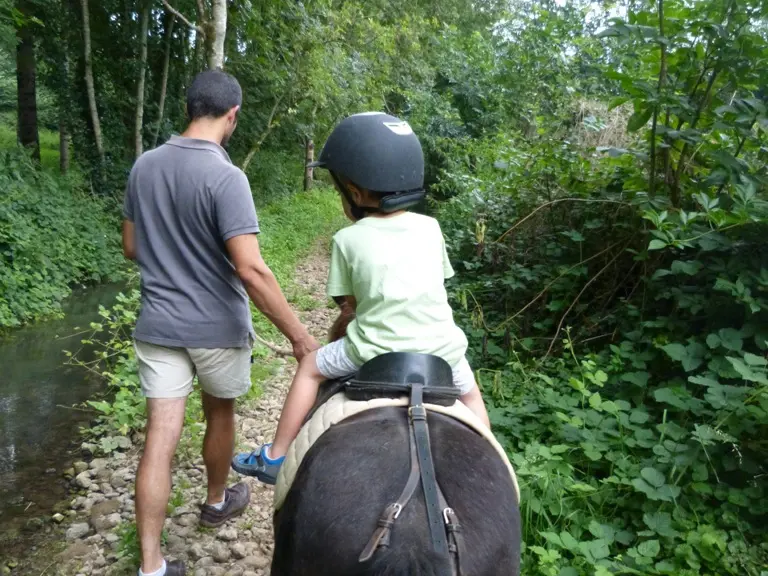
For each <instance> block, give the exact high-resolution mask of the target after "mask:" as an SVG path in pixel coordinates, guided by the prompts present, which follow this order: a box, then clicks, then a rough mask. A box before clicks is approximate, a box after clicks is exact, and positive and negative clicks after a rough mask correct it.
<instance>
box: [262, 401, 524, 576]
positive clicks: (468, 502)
mask: <svg viewBox="0 0 768 576" xmlns="http://www.w3.org/2000/svg"><path fill="white" fill-rule="evenodd" d="M429 431H430V442H431V446H432V454H433V457H434V462H435V471H436V475H437V480H438V483H439V484H440V487H441V489H442V491H443V494H444V495H445V498H446V501H447V502H448V505H449V506H450V507H452V508H453V509H454V510H455V512H456V514H457V516H458V519H459V522H460V523H461V525H462V528H463V531H462V537H463V539H464V545H463V546H462V552H463V557H462V567H463V568H464V574H463V576H491V575H502V574H503V575H505V576H507V575H509V576H514V575H516V574H518V573H519V555H520V550H519V542H520V515H519V509H518V503H517V500H516V496H515V490H514V486H513V484H512V480H511V478H510V475H509V471H508V469H507V467H506V464H505V463H504V462H502V460H501V459H500V458H499V456H498V454H497V453H496V451H495V450H494V449H493V447H492V446H491V445H490V444H489V443H488V442H487V441H486V440H485V439H483V438H482V437H481V436H480V435H479V434H477V433H476V432H474V431H472V430H470V429H469V428H467V427H465V426H464V425H463V424H460V423H458V422H456V421H454V420H452V419H450V418H448V417H446V416H443V415H440V414H434V413H430V414H429ZM409 450H410V448H409V437H408V423H407V419H406V411H405V410H404V409H402V408H385V409H378V410H371V411H368V412H364V413H362V414H359V415H358V416H355V417H353V418H350V419H348V420H345V421H343V422H341V423H339V424H337V425H335V426H334V427H332V428H331V429H330V430H328V431H327V432H326V433H325V434H323V436H321V437H320V439H319V440H318V441H317V442H316V443H315V445H314V446H313V447H312V449H311V450H310V451H309V452H308V453H307V455H306V456H305V458H304V460H303V462H302V464H301V466H300V468H299V470H298V472H297V474H296V478H295V480H294V483H293V486H292V488H291V490H290V492H289V494H288V496H287V498H286V500H285V503H284V504H283V507H282V508H281V510H280V512H279V513H278V515H277V516H276V518H275V557H274V561H273V565H272V572H271V573H272V576H303V575H307V576H308V575H310V574H311V575H313V576H325V575H328V576H330V575H333V576H347V575H348V576H352V575H362V574H381V575H384V574H387V575H391V576H395V575H399V574H409V575H411V576H430V575H431V574H437V572H434V571H433V566H434V563H435V562H434V557H432V556H430V555H429V554H427V553H425V551H427V550H429V549H430V538H429V530H428V527H427V519H426V507H425V505H424V498H423V494H422V491H421V488H419V489H418V490H417V491H416V493H415V494H414V496H413V497H412V498H411V500H410V502H409V503H408V505H407V506H406V507H405V508H404V509H403V511H402V513H401V515H400V517H399V518H398V519H397V520H396V521H395V525H394V527H393V529H392V534H391V542H390V546H389V549H388V550H384V551H382V550H380V551H379V552H377V553H376V555H375V556H374V558H375V559H376V558H377V556H378V557H379V558H378V562H377V561H374V562H372V563H369V565H368V567H367V568H366V565H361V564H360V563H359V562H358V557H359V556H360V553H361V552H362V550H363V548H365V546H366V544H367V543H368V540H369V539H370V538H371V535H372V534H373V532H374V531H375V529H376V522H377V520H378V518H379V516H380V515H381V513H382V511H383V510H384V508H385V507H386V506H387V505H388V504H390V503H392V502H394V501H395V500H396V499H397V498H398V496H399V495H400V492H401V491H402V490H403V487H404V486H405V484H406V482H407V480H408V475H409V471H410V452H409ZM384 556H386V558H385V557H384ZM371 564H373V565H379V566H380V565H382V564H384V565H385V566H384V568H385V570H383V571H382V570H380V569H378V568H374V567H373V566H371ZM398 566H401V567H402V569H401V568H398Z"/></svg>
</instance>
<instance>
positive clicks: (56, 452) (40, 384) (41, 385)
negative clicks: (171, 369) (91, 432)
mask: <svg viewBox="0 0 768 576" xmlns="http://www.w3.org/2000/svg"><path fill="white" fill-rule="evenodd" d="M123 289H124V286H123V285H121V284H106V285H101V286H96V287H91V288H87V289H80V290H75V291H74V292H73V293H72V295H71V296H70V297H69V298H68V299H67V300H66V301H65V302H64V303H63V306H62V308H63V312H64V317H63V318H61V319H56V320H50V321H46V322H40V323H37V324H34V325H31V326H27V327H23V328H18V329H15V330H12V331H11V332H10V333H8V334H7V335H6V336H4V337H2V338H0V557H2V556H3V553H2V552H3V549H4V548H6V547H7V546H11V547H14V548H18V547H19V545H20V544H21V540H24V539H25V538H26V537H28V536H31V535H32V534H33V533H34V532H35V531H36V530H37V529H39V528H40V527H41V526H42V523H41V522H40V521H39V520H38V518H44V517H50V515H51V514H52V508H53V506H54V505H55V504H56V503H57V502H59V501H61V500H62V499H64V498H66V497H67V482H66V481H65V480H64V478H63V477H62V473H63V470H65V469H66V468H67V467H68V466H70V465H71V463H72V460H73V459H74V456H73V454H74V448H76V447H78V446H79V445H80V444H81V443H82V439H81V438H80V437H79V434H78V430H79V428H80V427H81V426H83V425H86V424H87V422H88V420H89V419H90V418H92V417H93V414H92V413H90V414H89V413H87V412H83V411H80V410H77V409H73V407H74V406H75V405H76V404H79V403H82V402H84V401H85V400H87V399H89V398H90V397H92V396H93V395H94V394H95V393H96V392H98V391H100V390H103V383H102V382H100V381H99V379H98V378H96V377H94V376H93V375H91V374H90V373H89V372H88V371H87V370H85V369H84V368H81V367H78V366H68V365H65V362H66V361H67V357H66V356H65V354H64V351H65V350H69V351H71V352H76V351H78V350H80V348H82V344H81V340H82V338H84V337H85V336H87V335H89V334H90V329H89V324H90V323H91V322H93V321H97V320H98V318H99V317H98V309H99V305H100V304H102V305H104V306H106V307H110V306H111V305H112V304H113V302H114V300H115V297H116V296H117V294H118V293H119V292H120V291H121V290H123ZM88 352H89V351H88V350H85V351H84V353H81V355H80V357H81V358H82V359H84V360H88V359H90V357H89V355H88Z"/></svg>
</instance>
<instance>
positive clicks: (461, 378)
mask: <svg viewBox="0 0 768 576" xmlns="http://www.w3.org/2000/svg"><path fill="white" fill-rule="evenodd" d="M358 368H360V367H359V366H357V365H356V364H355V363H354V362H352V360H351V359H350V357H349V355H347V350H346V347H345V344H344V338H341V339H340V340H336V341H335V342H331V343H330V344H328V345H327V346H323V347H322V348H320V349H319V350H318V351H317V370H318V371H319V372H320V374H322V375H323V376H324V377H325V378H328V379H329V380H332V379H336V378H345V377H346V376H351V375H352V374H354V373H355V372H357V369H358ZM453 385H454V386H456V387H457V388H458V389H459V392H460V393H461V395H462V396H463V395H464V394H467V393H468V392H470V391H472V389H473V388H474V387H475V386H477V382H475V375H474V373H473V372H472V368H470V366H469V362H468V361H467V358H466V357H464V358H462V359H461V360H460V361H459V363H458V364H456V366H454V367H453Z"/></svg>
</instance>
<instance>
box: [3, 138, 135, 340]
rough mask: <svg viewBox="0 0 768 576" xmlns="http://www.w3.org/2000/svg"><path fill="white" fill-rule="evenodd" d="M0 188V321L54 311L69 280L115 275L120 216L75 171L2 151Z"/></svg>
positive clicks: (5, 323) (18, 321)
mask: <svg viewBox="0 0 768 576" xmlns="http://www.w3.org/2000/svg"><path fill="white" fill-rule="evenodd" d="M0 190H2V194H0V328H4V327H13V326H18V325H19V324H22V323H25V322H30V321H33V320H37V319H40V318H42V317H46V316H51V315H55V314H57V313H58V312H59V311H60V304H61V302H62V300H63V299H64V298H66V297H67V296H68V295H69V294H70V292H71V287H72V286H73V285H74V284H85V283H97V282H101V281H105V280H114V279H116V278H117V277H118V276H119V273H120V269H121V266H122V256H121V254H120V243H119V239H120V236H119V233H118V230H119V221H118V220H117V219H116V218H115V217H114V216H113V213H112V212H111V211H110V209H109V207H108V206H107V205H106V203H105V202H104V201H102V200H100V199H97V198H95V197H93V196H92V195H90V194H89V193H88V192H87V191H86V190H85V186H84V184H83V183H82V182H81V181H79V179H78V175H77V174H76V173H73V174H71V175H69V176H67V177H63V176H59V175H52V174H49V173H47V172H43V171H40V170H39V169H37V168H36V167H35V166H34V164H33V163H32V161H31V160H30V159H29V158H28V157H27V155H26V154H25V153H23V152H22V151H20V150H11V151H0Z"/></svg>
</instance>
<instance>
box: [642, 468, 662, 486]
mask: <svg viewBox="0 0 768 576" xmlns="http://www.w3.org/2000/svg"><path fill="white" fill-rule="evenodd" d="M640 476H642V477H643V479H644V480H645V481H646V482H648V484H650V485H651V486H653V487H654V488H660V487H662V486H664V483H665V482H666V479H665V478H664V474H662V473H661V472H659V471H658V470H656V468H651V467H647V468H643V469H642V470H640Z"/></svg>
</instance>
